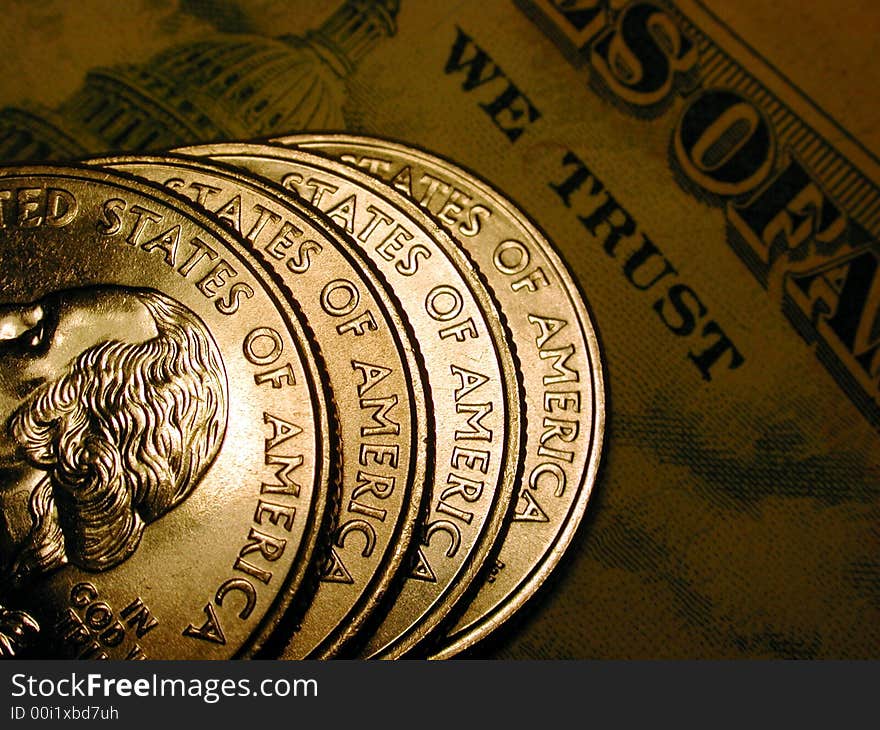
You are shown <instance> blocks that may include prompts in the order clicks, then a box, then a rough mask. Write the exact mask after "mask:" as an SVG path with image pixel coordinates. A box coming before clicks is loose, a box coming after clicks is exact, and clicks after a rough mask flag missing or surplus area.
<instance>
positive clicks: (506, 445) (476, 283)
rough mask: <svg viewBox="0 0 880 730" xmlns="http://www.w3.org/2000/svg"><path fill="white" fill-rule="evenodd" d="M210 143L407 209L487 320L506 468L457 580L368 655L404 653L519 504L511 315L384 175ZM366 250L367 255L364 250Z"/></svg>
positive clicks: (518, 386)
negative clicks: (340, 182)
mask: <svg viewBox="0 0 880 730" xmlns="http://www.w3.org/2000/svg"><path fill="white" fill-rule="evenodd" d="M206 146H210V147H214V148H223V149H224V152H225V154H226V155H227V156H245V155H252V156H253V157H256V158H259V157H261V156H262V157H269V158H270V159H276V160H281V161H285V160H286V161H289V162H292V163H294V164H297V165H302V166H304V167H313V168H316V169H317V170H321V169H323V170H324V171H328V172H331V173H333V174H337V175H339V176H340V177H342V178H344V179H347V180H348V181H349V182H350V183H351V184H352V185H354V186H356V187H363V188H366V189H367V190H369V191H370V192H372V193H373V194H374V195H377V196H378V197H379V198H381V199H383V200H385V201H386V202H388V203H389V204H391V205H393V206H394V207H396V208H398V209H399V210H401V211H403V212H404V213H405V215H406V216H407V217H408V218H409V219H410V220H411V221H412V222H414V223H416V224H418V225H419V226H420V228H422V229H423V231H424V232H425V233H427V234H428V235H429V237H430V238H432V239H433V240H434V241H435V242H436V243H437V246H438V247H439V248H440V250H441V252H443V254H444V255H445V256H446V257H447V258H448V259H449V260H450V262H451V263H452V264H453V267H454V268H455V269H456V270H457V271H458V272H459V274H460V275H461V277H462V279H463V283H464V284H465V285H466V286H467V287H468V288H469V290H470V291H471V292H472V294H473V296H474V299H475V301H476V303H477V305H478V307H479V309H480V311H481V314H482V315H483V317H484V318H485V320H486V322H485V324H486V330H487V333H488V335H489V340H490V343H491V346H492V348H493V349H494V351H495V354H496V357H497V358H498V363H499V370H500V374H501V389H502V395H503V398H504V403H503V404H502V405H503V408H504V419H503V422H504V424H505V427H506V432H505V434H504V437H505V438H504V442H503V444H502V446H503V449H502V451H503V459H502V468H501V469H500V471H499V479H498V483H497V488H496V490H495V494H494V495H493V496H494V497H495V500H494V502H493V505H492V508H491V509H490V511H489V513H488V516H487V518H486V520H485V522H484V525H483V528H482V530H481V531H480V532H479V533H478V535H477V538H476V540H475V541H474V549H473V550H472V551H471V553H470V555H468V557H467V558H466V559H465V560H464V561H463V562H462V564H461V566H460V568H459V570H458V572H457V576H456V580H454V581H453V582H452V583H450V584H447V586H446V587H445V588H444V590H443V591H442V592H441V593H440V594H439V597H438V598H437V599H435V600H434V601H433V602H432V608H431V609H430V610H428V611H427V612H426V613H423V614H422V615H420V616H419V617H418V618H417V619H416V620H415V621H414V622H413V623H410V625H409V626H408V627H407V628H406V629H405V630H404V631H403V632H402V633H400V634H398V635H397V636H395V637H394V638H392V639H390V640H389V641H386V642H385V643H384V644H383V645H382V647H380V648H379V649H378V650H376V651H375V652H373V653H371V654H369V656H370V657H375V658H396V657H399V656H402V655H403V654H406V653H408V652H412V651H413V650H415V649H417V648H419V647H420V646H421V645H423V644H425V642H426V640H427V639H428V638H429V637H430V636H431V635H432V634H433V633H434V632H435V631H437V630H442V627H443V625H444V624H445V622H446V621H447V620H448V619H449V616H450V615H452V614H453V612H454V611H455V609H456V607H457V606H458V605H460V603H461V602H462V601H467V600H468V597H469V594H470V592H471V591H473V590H475V589H476V587H477V583H478V581H477V579H478V578H479V576H480V575H481V574H482V573H483V571H484V570H485V568H486V567H487V564H488V562H489V559H490V558H491V557H492V556H493V554H494V552H495V551H496V550H497V548H498V546H500V542H501V538H502V537H503V534H504V528H505V525H506V524H507V517H508V515H509V514H510V513H511V512H512V510H513V508H514V507H515V504H516V500H515V499H514V498H513V497H514V496H515V494H516V488H517V485H518V483H519V481H520V478H521V474H522V469H523V467H524V463H523V462H524V458H523V457H524V453H525V426H526V406H525V393H524V391H523V385H522V375H521V370H520V366H519V358H518V356H517V354H516V348H515V346H514V343H513V342H512V339H511V337H510V334H509V333H510V330H509V327H508V324H507V318H506V316H505V315H504V313H503V312H502V311H501V308H500V306H499V305H498V304H497V300H496V297H495V294H494V292H493V290H492V287H491V285H490V284H489V283H488V282H487V281H486V278H485V276H483V274H482V272H480V270H479V268H478V267H477V266H476V265H475V264H474V262H473V260H472V259H471V257H470V254H469V253H468V252H466V251H464V250H463V249H462V248H461V247H460V246H459V245H458V244H457V243H456V242H455V241H454V240H453V239H452V237H450V236H449V235H448V234H447V233H446V232H445V231H444V230H443V229H442V228H441V227H440V226H438V225H437V223H436V222H435V221H434V220H433V218H432V217H431V216H429V215H427V214H426V212H425V211H424V210H423V209H422V208H421V207H420V206H418V205H416V204H415V203H413V201H411V200H410V199H408V198H406V197H405V196H404V195H402V194H401V193H400V192H399V191H397V190H395V189H394V188H392V187H390V186H388V185H386V184H385V183H384V182H382V181H381V180H376V178H374V177H371V176H369V175H366V174H364V173H362V172H361V171H359V170H355V169H352V168H351V167H349V166H347V165H344V164H342V163H340V162H337V161H336V160H332V159H329V158H327V157H322V156H320V155H312V154H310V153H308V152H303V151H301V150H292V149H291V148H289V147H283V146H279V145H265V144H254V143H239V142H231V143H221V144H214V145H206ZM221 160H222V161H224V162H226V163H227V164H230V163H229V162H228V160H227V159H225V158H221ZM249 171H250V170H249ZM359 248H360V246H359ZM364 255H365V256H367V257H368V256H369V255H368V254H366V253H365V254H364ZM433 486H434V485H432V489H431V490H429V491H430V492H431V496H433Z"/></svg>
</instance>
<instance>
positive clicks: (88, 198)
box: [0, 167, 335, 659]
mask: <svg viewBox="0 0 880 730" xmlns="http://www.w3.org/2000/svg"><path fill="white" fill-rule="evenodd" d="M0 200H7V201H10V206H9V207H7V208H6V211H7V212H8V213H9V214H8V215H6V216H5V217H4V221H5V222H6V226H5V227H3V228H2V229H0V259H2V263H3V272H4V274H3V276H2V278H0V302H2V304H0V416H2V418H3V423H2V424H0V425H2V428H0V452H2V453H0V514H2V520H0V546H2V548H0V604H2V610H0V632H2V634H3V636H2V637H0V647H2V651H3V652H4V653H6V654H14V655H17V656H26V657H27V656H61V657H71V658H73V657H82V658H102V657H107V658H117V659H123V658H228V657H232V656H242V655H250V654H252V653H254V652H255V651H256V650H258V649H260V648H261V647H262V646H263V645H264V644H265V642H266V640H267V639H268V637H269V635H270V633H271V632H272V630H273V629H274V628H275V627H276V626H277V625H279V624H281V623H283V621H284V619H285V617H286V616H287V615H288V612H289V610H290V609H292V608H293V607H294V606H295V605H296V604H297V601H298V600H301V599H302V596H301V595H300V589H301V588H302V586H303V581H304V579H305V576H306V567H307V565H308V563H309V562H310V560H311V559H312V556H313V554H314V547H315V544H316V542H317V537H318V534H319V527H320V524H321V522H322V520H323V514H324V510H325V506H326V503H327V496H328V491H329V484H330V482H331V480H332V471H333V468H334V462H335V460H334V458H333V457H332V453H331V451H332V449H333V448H334V445H333V436H332V429H331V428H330V427H329V420H330V413H329V410H328V408H329V403H328V401H327V399H326V396H325V395H324V392H323V389H322V387H321V386H320V380H319V374H318V362H317V357H318V356H317V351H316V350H315V349H314V346H313V344H312V343H311V341H310V340H309V339H308V337H307V336H306V334H305V330H304V329H303V327H302V325H301V323H300V321H299V315H298V313H297V312H296V311H295V310H294V309H293V308H292V305H291V304H290V303H289V301H288V300H287V299H286V298H285V297H284V296H283V294H282V291H281V290H280V289H279V287H278V286H276V285H275V284H274V283H273V282H272V281H271V280H268V279H267V278H266V277H264V276H263V275H262V274H260V273H258V271H257V262H256V260H254V259H252V258H250V257H249V256H248V255H247V254H246V252H245V251H240V250H238V249H236V248H235V247H232V246H230V245H229V244H228V243H227V242H228V241H229V240H230V237H229V234H228V233H226V232H224V231H223V230H222V229H221V228H220V227H219V226H217V225H215V224H214V223H213V222H211V221H210V220H209V219H208V218H207V217H205V216H203V215H202V214H200V213H199V212H198V211H197V210H195V209H194V208H192V207H191V206H189V205H188V204H186V203H184V202H182V201H179V200H177V199H176V198H174V197H172V196H170V195H168V194H167V193H164V192H163V191H161V190H159V189H154V188H152V187H151V186H148V185H145V184H143V183H139V182H136V181H133V180H130V179H128V178H122V177H118V176H116V175H112V174H109V173H106V172H103V171H94V170H89V169H82V168H76V167H34V168H4V169H3V170H2V171H0ZM13 201H14V204H13Z"/></svg>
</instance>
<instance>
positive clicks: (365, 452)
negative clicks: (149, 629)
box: [96, 157, 432, 658]
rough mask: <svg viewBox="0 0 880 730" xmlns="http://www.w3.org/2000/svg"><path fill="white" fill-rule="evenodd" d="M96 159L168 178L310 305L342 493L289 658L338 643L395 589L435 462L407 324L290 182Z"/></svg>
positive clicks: (167, 163)
mask: <svg viewBox="0 0 880 730" xmlns="http://www.w3.org/2000/svg"><path fill="white" fill-rule="evenodd" d="M96 164H101V165H102V166H105V167H110V168H113V169H117V170H124V171H126V172H128V173H132V174H136V175H138V176H139V177H143V178H145V179H148V180H153V181H155V182H159V183H162V184H164V185H166V186H167V187H170V188H172V189H174V190H176V191H178V192H180V193H182V194H183V195H185V196H186V197H188V198H190V199H191V200H193V201H194V202H196V203H197V204H199V205H200V206H202V207H204V208H205V209H206V210H208V211H210V212H211V213H212V214H213V215H215V216H216V217H217V218H218V219H219V220H220V222H221V224H222V225H224V226H226V227H228V228H229V229H231V230H233V231H235V232H237V233H240V234H241V235H243V236H244V238H245V240H246V241H247V243H248V244H249V245H251V246H252V247H253V248H254V250H256V251H258V252H261V253H262V254H263V256H264V259H265V260H266V262H267V263H268V264H269V265H270V266H271V267H272V268H273V269H274V270H275V271H276V272H277V274H278V276H279V278H280V279H281V280H282V281H283V282H284V283H285V284H286V286H287V287H288V288H289V289H290V290H291V292H292V293H293V294H294V296H295V297H296V299H297V301H298V302H299V304H300V307H301V308H302V311H303V314H304V315H305V317H306V320H307V322H308V323H309V325H310V327H311V330H312V332H313V333H314V335H315V339H316V341H317V342H318V345H319V347H320V348H321V351H322V353H323V356H324V362H325V364H326V379H327V383H328V385H329V386H330V388H331V390H332V392H333V394H334V398H335V400H336V402H337V403H338V405H339V409H338V412H339V432H340V447H341V448H340V452H341V473H342V478H341V494H340V502H339V515H338V525H336V526H335V528H334V531H333V534H332V537H331V540H330V545H329V549H328V554H327V556H326V557H325V558H324V560H323V565H322V566H321V576H320V577H321V585H320V588H319V589H318V591H317V593H316V595H315V597H314V599H313V600H312V603H311V605H310V606H309V609H308V611H307V612H306V614H305V615H304V616H303V617H302V620H301V621H300V622H299V624H298V626H297V627H296V630H295V631H294V632H292V633H291V635H290V637H289V638H287V639H286V640H284V641H279V643H280V644H281V645H282V646H283V649H282V655H283V656H284V657H286V658H303V657H327V656H333V655H336V654H338V653H339V652H340V651H341V650H342V649H343V647H344V645H345V644H346V643H347V642H348V641H350V640H351V639H352V638H353V637H354V636H355V635H356V634H357V632H358V631H359V630H360V628H361V627H362V625H363V623H364V621H366V619H367V617H368V616H369V614H370V612H371V611H373V610H374V609H375V607H376V606H377V604H378V603H379V601H380V600H381V599H382V598H383V597H384V596H385V594H386V593H387V592H388V591H389V589H390V587H391V581H392V579H393V577H394V575H395V573H396V572H397V570H398V569H399V568H400V566H401V564H402V562H403V560H404V557H405V555H406V552H407V550H408V548H409V545H410V542H411V540H412V536H413V533H414V530H415V520H416V517H417V516H418V515H419V512H420V510H421V504H422V495H423V493H424V490H425V485H426V481H427V480H428V475H429V474H430V470H431V466H432V464H431V462H430V461H429V458H428V444H429V434H430V433H431V431H432V428H431V426H432V423H431V422H430V421H429V418H428V413H427V410H426V403H425V394H424V384H423V382H422V377H423V376H422V367H421V365H420V358H419V355H418V354H417V352H416V346H415V344H414V343H413V341H412V339H411V338H410V337H409V334H408V333H409V325H408V324H407V323H406V322H405V320H404V317H403V316H402V314H401V313H400V312H399V310H398V307H399V305H398V304H397V302H396V301H395V300H394V299H393V298H392V296H391V295H390V294H389V293H388V292H387V290H386V287H385V285H384V283H383V282H382V281H381V280H380V276H379V275H378V274H377V273H376V272H374V271H373V268H372V266H371V265H370V264H369V263H368V262H367V261H365V260H364V259H363V257H361V256H359V255H358V254H357V252H356V251H353V250H352V247H351V246H350V245H348V244H347V243H346V242H345V241H344V240H340V233H339V231H338V230H337V229H335V228H334V227H333V225H332V224H329V223H328V222H327V221H325V220H323V219H321V218H320V217H319V215H317V214H315V212H314V211H312V210H310V209H307V208H305V206H303V205H302V204H301V203H299V202H298V201H295V200H293V199H292V196H290V195H288V194H286V193H285V192H284V191H283V190H278V189H275V188H273V187H272V186H271V185H269V184H267V183H265V182H260V181H257V180H254V179H252V178H250V177H249V176H245V175H243V174H242V173H241V172H239V171H237V170H233V169H229V168H222V167H219V166H218V165H216V164H212V163H210V162H209V161H208V160H205V159H191V158H190V159H184V158H174V157H165V158H157V157H147V158H135V157H122V158H108V159H104V160H99V161H97V162H96ZM342 236H344V234H342Z"/></svg>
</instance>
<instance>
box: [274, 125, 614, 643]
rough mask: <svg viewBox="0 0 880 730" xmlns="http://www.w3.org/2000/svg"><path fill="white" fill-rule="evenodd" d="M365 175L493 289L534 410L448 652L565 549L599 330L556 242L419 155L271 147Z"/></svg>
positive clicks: (297, 140) (484, 628)
mask: <svg viewBox="0 0 880 730" xmlns="http://www.w3.org/2000/svg"><path fill="white" fill-rule="evenodd" d="M278 142H279V143H282V144H285V145H294V146H297V147H300V148H302V149H308V150H317V151H320V152H322V153H325V154H328V155H331V156H333V157H335V158H338V159H341V160H342V161H344V162H346V163H348V164H351V165H354V166H356V167H358V168H361V169H365V170H368V171H369V172H370V173H371V174H374V175H377V176H378V177H380V178H381V179H383V180H385V181H386V182H388V183H390V184H391V185H393V186H394V187H395V188H396V189H397V190H400V191H401V192H403V193H404V194H405V195H407V196H408V197H410V198H411V199H413V200H414V201H417V202H418V203H419V204H420V205H421V206H422V207H423V208H425V209H426V210H429V211H430V212H431V213H432V214H433V215H434V217H435V218H437V220H438V221H440V222H441V223H442V224H444V225H445V226H446V227H448V228H449V229H450V230H451V231H453V232H454V233H455V234H456V235H457V240H458V241H459V242H460V243H461V245H462V246H464V247H465V248H466V249H467V250H468V251H469V252H470V253H471V255H472V256H473V257H474V260H475V261H476V262H477V264H478V265H479V266H480V269H481V270H482V271H483V272H484V273H485V275H486V277H487V278H488V279H489V281H490V282H491V283H492V285H493V287H494V290H495V292H496V295H497V297H498V301H499V302H500V304H501V308H502V310H503V311H504V313H505V315H506V316H507V321H508V323H509V325H510V330H511V335H512V336H513V339H514V342H515V343H516V346H517V352H518V353H519V355H520V361H521V366H522V371H523V376H524V383H525V398H526V405H527V408H528V410H529V412H530V413H532V414H540V415H539V416H536V417H533V418H531V419H529V422H528V432H527V436H526V457H525V458H526V465H525V472H524V476H523V483H522V485H521V487H520V491H519V495H518V502H517V506H516V510H515V514H514V516H513V521H512V524H511V526H510V529H509V530H508V532H507V535H506V536H505V539H504V543H503V545H502V548H501V551H500V553H499V555H498V558H497V561H498V562H497V568H496V570H494V571H493V573H492V575H491V576H490V579H489V580H487V582H486V583H485V584H484V585H483V587H482V588H481V590H480V591H479V592H478V593H477V594H476V595H475V596H474V598H473V600H472V602H471V604H470V605H469V607H468V609H467V610H466V611H465V613H464V614H463V615H462V616H461V617H460V618H459V619H458V621H457V622H456V624H455V625H454V626H452V627H451V628H450V629H449V630H448V632H447V636H446V637H445V638H444V639H442V640H440V641H439V642H438V643H437V645H436V646H435V652H436V653H437V654H438V655H440V656H451V655H453V654H455V653H457V652H458V651H460V650H461V649H463V648H465V647H466V646H469V645H471V644H473V643H475V642H476V641H478V640H479V639H481V638H483V637H484V636H486V635H487V634H488V633H489V632H491V631H492V630H493V629H494V628H496V627H497V626H498V625H500V624H501V623H502V622H503V621H505V620H506V619H507V618H509V617H510V616H511V615H512V614H513V613H514V612H515V611H516V610H517V609H518V608H519V607H520V606H521V605H522V604H523V603H524V602H525V601H526V600H527V599H528V598H529V597H530V596H531V595H532V593H534V591H535V590H537V588H538V587H539V586H540V585H541V583H542V582H543V580H544V579H545V578H546V577H547V575H548V574H549V573H550V571H551V570H552V569H553V567H554V566H555V565H556V563H557V562H558V560H559V558H560V557H561V555H562V554H563V552H564V550H565V549H566V547H567V546H568V544H569V543H570V541H571V539H572V536H573V534H574V531H575V530H576V528H577V526H578V524H579V522H580V520H581V518H582V516H583V514H584V512H585V509H586V505H587V500H588V499H589V496H590V493H591V491H592V488H593V485H594V483H595V479H596V472H597V469H598V464H599V459H600V455H601V452H602V439H603V431H604V421H605V412H604V406H605V393H604V375H603V370H602V363H601V353H600V352H599V348H598V341H597V337H596V331H595V327H594V326H593V322H592V319H591V317H590V314H589V311H588V310H587V307H586V305H585V303H584V300H583V298H582V296H581V295H580V292H579V290H578V287H577V285H576V284H575V283H574V280H573V279H572V277H571V275H570V274H569V273H568V270H567V269H566V267H565V264H564V263H563V262H562V260H561V258H560V257H559V255H558V254H557V253H556V251H555V249H554V247H553V246H552V244H551V243H550V242H549V241H548V240H547V238H546V237H545V236H544V235H543V234H542V233H541V232H540V231H539V230H538V229H537V227H536V226H535V225H533V224H532V223H531V222H530V221H529V219H528V218H527V216H526V215H525V214H523V213H522V212H521V211H520V210H519V209H518V208H517V207H516V206H515V205H513V204H512V203H511V202H510V201H509V200H507V199H506V197H505V196H503V195H502V194H501V193H499V192H498V191H496V190H494V189H493V188H492V187H491V186H489V185H488V184H487V183H485V182H483V181H482V180H480V179H479V178H477V177H476V176H475V175H473V174H470V173H468V172H466V171H465V170H462V169H461V168H460V167H458V166H456V165H453V164H452V163H450V162H448V161H446V160H443V159H441V158H439V157H436V156H434V155H430V154H428V153H425V152H423V151H421V150H418V149H414V148H412V147H407V146H404V145H401V144H396V143H393V142H388V141H385V140H378V139H370V138H366V137H352V136H348V135H318V136H313V135H308V136H307V135H300V136H294V137H288V138H285V139H282V140H278Z"/></svg>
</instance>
